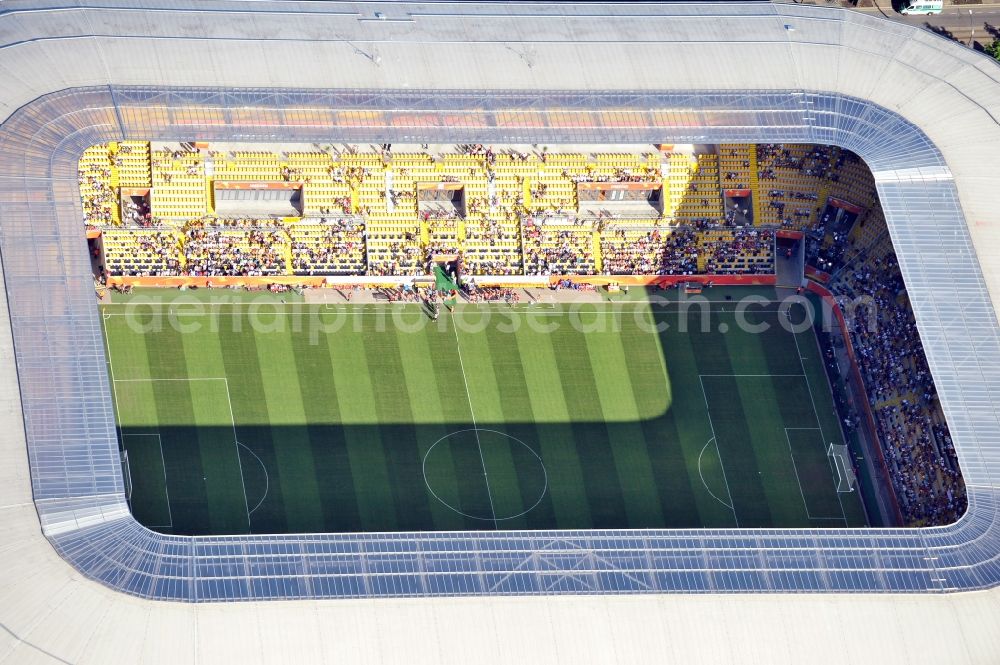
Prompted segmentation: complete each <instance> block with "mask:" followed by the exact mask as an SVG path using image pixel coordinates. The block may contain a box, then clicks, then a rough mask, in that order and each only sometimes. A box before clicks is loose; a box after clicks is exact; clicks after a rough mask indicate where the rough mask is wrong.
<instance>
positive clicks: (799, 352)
mask: <svg viewBox="0 0 1000 665" xmlns="http://www.w3.org/2000/svg"><path fill="white" fill-rule="evenodd" d="M788 333H789V334H790V335H791V336H792V340H793V341H794V342H795V355H797V356H798V357H799V367H800V368H802V376H803V377H804V378H805V382H806V390H807V391H808V392H809V401H810V402H812V408H813V417H814V418H816V424H817V425H818V426H819V431H820V435H821V436H822V437H823V438H824V443H826V441H825V439H826V432H824V431H823V421H821V420H820V419H819V410H818V409H817V408H816V400H815V399H814V398H813V391H812V383H810V382H809V376H808V375H807V374H806V364H805V363H804V362H803V361H802V350H801V349H800V348H799V336H798V335H796V334H795V333H794V332H792V331H790V330H789V331H788ZM813 337H814V338H815V337H816V335H815V334H813ZM816 349H817V351H819V353H820V355H819V357H820V358H822V357H823V352H822V349H820V348H819V340H818V339H817V340H816ZM824 371H825V370H824ZM793 461H794V460H793ZM829 461H830V457H829V456H827V462H829ZM830 479H831V480H833V474H832V473H831V474H830ZM833 489H834V491H835V492H836V493H837V503H838V504H840V514H841V516H842V517H843V519H844V526H845V527H847V526H849V525H850V523H849V522H848V521H847V511H845V510H844V502H843V501H841V500H840V492H839V487H834V488H833Z"/></svg>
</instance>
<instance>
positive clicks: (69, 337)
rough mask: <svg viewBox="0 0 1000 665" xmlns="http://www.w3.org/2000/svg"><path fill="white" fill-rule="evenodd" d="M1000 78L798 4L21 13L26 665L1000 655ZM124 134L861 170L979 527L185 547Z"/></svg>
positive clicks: (9, 510) (9, 558) (906, 30)
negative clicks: (131, 256) (133, 425)
mask: <svg viewBox="0 0 1000 665" xmlns="http://www.w3.org/2000/svg"><path fill="white" fill-rule="evenodd" d="M998 79H1000V68H998V67H997V66H996V65H995V64H994V63H992V62H990V61H989V60H987V59H986V58H984V57H982V56H980V55H978V54H976V53H974V52H972V51H970V50H966V49H962V48H959V47H958V46H956V45H954V44H952V43H949V42H948V41H947V40H944V39H942V38H940V37H938V36H936V35H933V34H930V33H929V32H926V31H921V30H917V29H914V28H910V27H908V26H905V25H900V24H896V23H890V22H888V21H883V20H880V19H875V18H871V17H867V16H863V15H860V14H856V13H851V12H846V11H843V10H835V9H823V8H816V7H804V6H799V5H770V4H766V3H763V4H757V3H740V4H723V3H718V4H709V5H704V4H677V5H658V4H640V3H636V4H613V5H597V4H586V5H578V6H571V5H559V4H528V3H523V4H518V3H504V4H502V5H501V4H472V3H468V4H467V3H422V4H416V3H413V4H410V3H392V4H388V3H313V2H301V3H291V2H288V3H284V2H273V1H267V0H264V1H261V2H197V3H196V2H193V0H190V1H188V2H184V1H181V2H149V3H138V4H136V3H129V4H125V3H120V2H104V3H102V4H100V5H97V4H96V3H79V4H77V3H66V4H64V5H61V6H60V5H58V4H57V3H49V4H46V5H44V6H43V5H41V3H36V2H7V3H4V5H3V11H2V12H0V89H2V90H4V96H3V99H2V100H0V104H2V109H3V110H2V116H3V118H4V119H5V122H4V123H3V125H2V126H0V249H2V252H3V264H4V281H5V286H6V298H7V304H8V308H5V309H4V311H5V312H6V311H7V310H8V309H9V314H10V320H11V323H12V330H13V335H12V336H11V335H10V329H9V328H8V327H7V326H6V325H2V326H0V336H2V337H0V354H2V355H3V357H4V358H5V359H7V360H8V362H6V363H4V364H3V365H2V366H0V372H2V373H3V376H2V377H0V396H2V400H3V408H2V410H0V413H2V414H3V415H2V416H0V417H2V418H3V425H4V427H3V431H4V432H5V433H6V434H5V436H4V437H3V440H2V441H0V533H2V534H3V538H2V539H0V628H2V630H0V662H3V661H4V660H8V661H10V662H30V661H32V660H39V661H44V660H60V659H61V660H65V661H69V662H86V661H91V662H108V661H112V660H114V661H137V660H139V659H140V658H141V659H143V660H147V661H157V660H171V661H177V660H187V659H206V660H207V659H212V660H223V659H227V660H228V659H233V660H235V659H236V658H240V659H242V660H245V661H253V660H267V661H269V662H274V661H279V662H280V661H281V660H289V661H292V660H295V661H298V662H301V661H303V660H304V661H307V662H308V661H317V660H321V659H322V660H333V659H334V658H336V657H338V656H339V657H341V658H342V659H349V660H352V661H357V660H366V659H370V660H372V661H374V660H376V659H378V660H379V661H382V660H394V661H395V660H400V659H402V658H404V657H405V658H406V659H407V660H409V661H414V662H419V661H423V660H427V661H432V662H444V661H448V660H458V659H459V658H461V659H462V660H466V659H468V658H470V657H475V658H476V660H477V661H479V660H495V661H501V660H504V661H507V660H521V661H544V662H560V661H565V662H569V661H570V660H573V661H579V660H587V661H591V660H600V661H602V662H652V661H653V660H656V661H657V662H662V661H663V660H670V656H675V657H690V656H691V655H692V654H695V653H697V654H698V655H699V660H706V659H713V658H714V660H716V661H718V662H730V661H733V660H739V659H759V660H762V661H763V660H765V659H766V660H767V661H769V662H770V661H773V660H789V661H799V662H801V661H809V662H819V661H821V660H822V659H826V660H828V662H837V663H850V662H870V661H872V660H875V659H876V658H877V659H878V660H880V661H882V662H894V661H895V662H917V661H919V660H927V661H936V662H949V663H951V662H990V661H995V660H996V658H997V655H998V654H1000V636H998V635H997V633H996V631H995V630H994V624H995V617H996V616H997V615H998V611H1000V608H998V605H1000V602H998V601H1000V594H998V593H997V592H996V591H995V590H989V591H979V592H965V593H957V594H949V593H943V592H947V591H952V590H959V589H993V588H994V587H995V586H996V585H997V583H998V581H1000V563H998V560H997V557H998V550H1000V547H998V543H1000V527H998V525H997V510H996V508H997V505H996V501H997V494H996V490H997V480H996V478H997V473H998V472H1000V454H998V453H1000V422H998V418H997V415H996V413H995V410H994V409H995V407H994V404H995V403H996V401H997V400H996V395H997V391H998V389H1000V336H998V334H997V333H998V327H997V321H996V317H995V314H994V305H993V299H995V298H996V297H998V294H1000V291H998V289H1000V283H998V282H997V269H998V267H1000V257H998V254H997V250H998V247H1000V244H998V242H997V234H998V229H1000V227H998V226H997V224H996V217H997V212H996V211H997V210H1000V189H998V188H997V187H996V186H995V183H996V174H995V155H997V154H1000V150H998V148H1000V123H998V119H1000V111H998V109H1000V85H998ZM316 109H327V110H333V111H335V113H329V114H327V115H323V114H322V113H320V114H319V115H316V113H317V111H316ZM449 111H454V112H455V113H449ZM431 116H434V117H437V118H449V120H447V121H436V122H435V121H430V120H428V118H429V117H431ZM317 118H318V119H317ZM481 118H486V119H487V120H486V121H485V122H480V119H481ZM330 122H335V123H336V124H337V125H338V128H339V129H338V131H336V132H331V131H330V130H329V128H328V125H329V123H330ZM122 137H126V138H182V139H195V138H203V139H206V140H210V139H221V138H232V137H239V138H240V139H242V140H262V139H267V138H272V139H274V140H277V139H288V140H290V139H293V138H294V139H298V140H327V141H329V140H334V141H336V140H341V141H342V140H352V141H353V140H358V141H360V140H368V139H372V140H374V139H376V138H378V139H384V140H392V141H399V140H404V139H412V140H416V139H425V140H435V141H449V140H450V141H455V142H460V141H465V140H473V139H476V138H478V139H480V140H486V141H496V142H500V141H505V140H509V141H515V140H517V141H521V142H524V140H525V139H529V140H533V141H546V142H549V143H555V142H558V141H563V140H573V141H581V140H587V139H595V138H597V139H606V140H616V141H627V140H634V141H643V142H652V141H656V142H660V141H663V142H671V141H673V142H699V143H701V142H703V143H712V142H721V141H782V142H793V141H794V142H807V143H808V142H816V143H835V144H838V145H841V146H843V147H847V148H850V149H852V150H854V151H856V152H858V153H859V154H861V155H862V156H863V157H864V158H865V159H866V161H867V162H868V163H869V165H870V166H871V168H872V171H873V173H874V176H875V179H876V182H877V185H878V188H879V194H880V198H881V200H882V203H883V208H884V210H885V213H886V219H887V222H888V224H889V228H890V232H891V234H892V237H893V241H894V243H895V245H896V248H897V252H898V256H899V260H900V265H901V268H902V271H903V274H904V278H905V279H906V282H907V285H908V290H909V293H910V296H911V299H912V302H913V308H914V312H915V315H916V317H917V323H918V326H919V328H920V331H921V336H922V338H923V341H924V345H925V348H926V352H927V358H928V362H929V364H930V367H931V370H932V372H933V374H934V378H935V381H936V385H937V387H938V390H939V393H940V397H941V401H942V405H943V407H944V409H945V413H946V415H947V418H948V421H949V424H950V427H951V431H952V435H953V438H954V441H955V444H956V449H957V451H958V455H959V460H960V463H961V465H962V469H963V471H964V474H965V478H966V481H967V483H968V486H969V499H970V509H969V513H968V514H967V515H966V516H965V517H964V518H963V519H962V520H961V521H960V522H959V523H958V524H957V525H953V526H951V527H944V528H939V529H929V530H922V531H912V530H883V531H879V532H872V531H850V530H824V531H806V530H801V531H784V532H781V531H750V530H748V531H740V532H734V531H699V532H693V531H692V532H676V531H675V532H667V531H664V532H658V531H649V532H605V533H594V532H580V533H552V534H538V533H532V534H513V535H510V536H496V535H489V534H486V535H474V534H443V535H442V534H436V535H434V536H424V535H420V534H410V535H409V536H392V535H386V536H384V537H371V536H368V537H364V538H362V537H351V536H339V537H338V536H324V535H319V536H313V537H310V538H296V537H275V538H264V537H230V538H215V539H213V538H181V537H166V536H160V535H158V534H152V533H150V532H148V531H146V530H145V529H143V528H142V527H140V526H138V524H136V523H135V522H134V521H133V520H132V519H131V517H130V516H129V515H128V514H127V507H126V505H125V503H124V500H123V496H122V487H121V475H120V470H119V468H118V462H117V457H116V444H115V439H114V437H115V435H114V421H113V412H112V408H111V403H110V392H109V389H108V385H107V381H108V379H107V375H106V372H105V371H104V354H103V348H102V345H101V333H100V321H99V316H98V313H97V310H96V308H94V307H93V294H92V285H91V282H90V278H89V276H88V272H89V270H88V263H87V254H86V249H85V246H84V245H83V243H82V241H81V240H80V233H79V227H80V220H81V216H82V212H81V207H80V201H79V193H78V190H77V182H76V158H77V157H78V156H79V154H80V152H81V151H82V149H83V148H84V147H86V146H87V145H89V144H92V143H96V142H99V141H102V140H108V139H114V138H122ZM379 142H381V141H379ZM977 258H978V261H979V265H978V266H977V264H976V259H977ZM980 267H981V270H982V274H981V275H980V273H979V268H980ZM991 295H992V298H991ZM10 360H16V366H15V363H14V362H9V361H10ZM25 451H27V452H28V455H27V458H26V456H25ZM29 461H30V468H29V464H28V462H29ZM43 533H44V535H43ZM57 551H58V553H57ZM380 571H384V572H380ZM456 580H458V581H456ZM112 589H122V590H125V591H127V592H128V593H131V594H134V595H135V596H142V597H160V598H163V597H167V598H177V599H186V600H199V601H205V600H211V599H216V598H218V599H237V598H239V599H256V598H264V597H285V598H287V597H299V598H318V597H324V596H345V595H351V596H359V597H370V596H378V595H381V596H404V595H414V596H424V595H433V594H435V593H443V594H456V593H469V594H484V593H490V592H491V591H492V592H493V593H511V594H541V593H549V592H552V593H555V592H558V593H565V594H580V595H567V596H563V597H559V598H553V597H548V596H546V597H530V598H529V597H505V598H497V597H492V596H477V597H474V598H455V597H438V598H383V599H379V600H337V601H317V600H299V601H286V602H281V603H261V602H252V601H251V600H248V602H245V603H238V604H232V603H229V604H217V603H200V604H194V603H187V604H181V603H174V602H165V601H156V602H154V601H149V600H143V599H141V598H139V597H134V596H129V595H125V594H123V593H120V592H118V591H114V590H112ZM740 590H755V591H772V592H773V591H782V590H784V591H808V590H824V591H828V592H836V591H850V590H854V591H883V592H886V591H908V592H910V594H909V595H904V596H900V595H893V594H889V593H883V594H880V595H871V594H869V595H844V594H839V593H826V594H823V595H816V594H799V595H794V596H792V595H786V594H781V595H777V594H772V595H767V596H756V595H748V594H738V593H734V592H738V591H740ZM642 591H645V592H648V593H649V595H620V596H609V595H605V594H609V593H615V592H619V593H621V592H628V593H633V594H635V593H639V592H642ZM664 591H692V592H694V591H697V592H701V593H702V595H698V596H692V595H682V594H673V595H664V594H663V593H657V592H664ZM713 591H727V592H729V593H728V594H726V595H717V594H714V593H711V592H713ZM706 650H707V652H706ZM359 655H360V656H361V657H359Z"/></svg>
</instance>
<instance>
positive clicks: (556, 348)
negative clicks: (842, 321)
mask: <svg viewBox="0 0 1000 665" xmlns="http://www.w3.org/2000/svg"><path fill="white" fill-rule="evenodd" d="M170 293H175V292H170ZM771 295H772V296H773V292H771ZM161 297H175V296H173V295H169V294H168V293H164V294H163V295H162V296H161ZM710 307H711V310H712V311H711V312H710V313H709V314H707V318H706V322H707V328H706V329H705V330H701V319H702V316H703V314H702V313H701V310H700V309H698V308H694V309H692V310H691V311H690V312H688V313H687V314H681V313H680V309H679V307H678V306H677V305H676V304H671V305H665V306H659V305H657V306H652V305H649V304H646V303H603V304H593V305H588V306H586V307H584V308H583V311H582V312H575V310H572V309H571V308H570V307H569V306H565V305H563V306H552V305H545V306H533V307H532V306H528V305H520V306H518V307H517V308H515V309H509V308H507V307H506V306H502V305H501V306H496V305H492V306H484V305H481V306H472V305H465V306H462V305H460V306H459V309H458V311H457V313H456V315H454V316H453V315H448V314H447V313H444V312H443V313H442V316H441V318H440V320H439V321H437V322H431V321H429V320H428V318H427V316H426V314H425V313H424V312H423V311H422V310H421V308H420V307H419V306H417V305H392V306H390V305H367V306H364V305H353V306H327V305H307V304H304V303H301V302H296V303H287V304H281V303H277V302H274V303H272V304H264V305H255V304H253V303H251V302H249V301H247V302H242V303H237V304H230V305H212V306H209V305H192V304H186V305H185V304H180V303H174V304H170V303H167V304H161V305H148V306H147V305H141V304H139V301H138V300H133V301H132V302H131V303H118V304H111V305H105V306H103V307H102V312H103V323H104V326H105V331H106V338H107V343H108V347H109V359H110V362H109V371H110V373H111V377H112V379H113V386H114V402H115V408H116V411H117V416H118V422H119V425H120V433H121V437H122V445H123V449H124V450H125V451H126V452H127V460H128V465H127V471H126V472H127V474H128V477H129V481H130V483H129V484H130V486H131V505H132V510H133V513H134V514H135V516H136V518H137V519H138V520H139V521H140V522H142V523H143V524H146V525H147V526H149V527H151V528H154V529H156V530H158V531H162V532H166V533H179V534H232V533H248V532H252V533H286V532H330V531H332V532H358V531H404V530H405V531H409V530H414V531H434V530H464V529H588V528H596V529H607V528H658V527H668V528H670V527H736V526H739V527H842V526H845V525H849V526H861V525H864V524H865V517H864V512H863V508H862V505H861V502H860V499H859V496H858V493H857V492H837V490H836V485H837V478H838V470H837V469H836V468H835V462H834V459H833V458H832V457H829V456H828V454H827V450H828V447H829V444H830V443H838V444H840V443H843V441H842V438H841V433H840V429H839V426H838V423H837V416H836V414H835V413H834V410H833V406H832V398H831V395H830V388H829V385H828V383H827V381H826V376H825V374H824V370H823V366H822V363H821V359H820V358H819V348H818V346H817V343H816V338H815V334H814V333H813V331H812V330H810V329H806V330H804V331H802V332H799V333H797V334H794V335H793V334H792V333H791V332H789V331H787V330H785V329H784V328H782V327H781V326H780V325H779V316H780V314H779V313H778V309H777V306H776V305H774V304H772V305H768V306H766V307H760V306H756V307H752V308H750V311H749V314H748V315H747V316H746V319H747V320H748V321H749V322H751V323H757V324H760V323H765V324H768V325H769V329H768V330H767V331H766V332H762V333H759V334H754V333H749V332H745V331H741V330H740V329H739V328H738V326H737V325H736V313H735V312H734V311H733V310H734V309H735V306H734V305H733V304H732V303H726V302H714V303H711V305H710ZM797 315H798V314H796V316H797ZM657 323H661V324H662V323H666V324H668V326H669V327H668V328H667V329H666V330H660V331H657V330H654V326H655V325H656V324H657ZM514 328H516V330H514ZM684 328H686V329H687V330H686V331H685V330H684ZM726 328H728V331H727V332H721V330H724V329H726Z"/></svg>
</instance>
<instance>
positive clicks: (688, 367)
mask: <svg viewBox="0 0 1000 665" xmlns="http://www.w3.org/2000/svg"><path fill="white" fill-rule="evenodd" d="M660 316H661V320H662V317H666V319H667V321H666V322H667V323H668V324H670V327H669V328H664V329H661V331H660V332H659V334H658V337H659V339H660V348H661V349H662V350H663V353H664V359H665V362H666V366H667V367H668V368H669V370H670V374H669V377H670V382H671V390H670V396H671V403H670V410H669V414H670V415H671V417H672V418H673V421H674V426H675V427H676V429H677V436H678V442H679V446H680V450H679V453H678V454H679V455H680V457H681V458H682V463H681V464H678V465H677V466H676V467H674V468H672V469H667V470H666V471H667V474H666V475H667V477H670V478H673V477H676V476H677V475H680V474H679V471H680V470H684V471H686V473H685V474H683V475H684V476H686V477H687V480H688V482H689V483H690V485H691V488H692V494H693V499H694V505H695V506H696V508H697V511H698V519H697V520H696V522H695V523H696V524H697V525H698V526H705V527H714V528H722V527H734V526H736V520H735V518H734V517H733V510H732V509H731V508H729V506H726V505H723V504H722V503H720V500H721V501H729V494H728V489H727V487H726V478H725V476H724V473H723V469H722V466H721V464H720V463H719V458H718V455H717V454H716V448H715V444H714V442H713V441H712V436H713V433H712V428H711V426H710V421H709V414H708V411H707V410H706V407H705V398H704V396H703V394H702V387H701V382H700V381H699V380H698V365H697V363H696V360H695V353H694V345H695V344H697V343H698V338H697V337H695V336H693V335H690V334H684V333H680V332H679V326H678V325H675V324H676V323H677V315H676V314H675V313H668V312H663V313H662V314H661V315H660ZM654 459H655V458H654ZM664 463H666V462H664ZM675 482H677V483H680V482H681V481H680V480H677V481H675ZM713 494H714V496H713ZM668 519H669V517H668Z"/></svg>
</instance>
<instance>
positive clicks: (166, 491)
mask: <svg viewBox="0 0 1000 665" xmlns="http://www.w3.org/2000/svg"><path fill="white" fill-rule="evenodd" d="M122 436H123V437H125V436H155V437H156V443H157V445H159V446H160V464H161V465H162V466H163V493H164V494H166V495H167V516H168V517H169V518H170V524H158V525H156V526H155V527H153V526H152V525H149V526H150V528H159V529H163V528H167V527H169V528H171V529H173V528H174V513H173V511H172V510H170V488H169V487H167V461H166V459H165V458H164V456H163V437H162V436H160V434H159V432H157V433H155V434H124V435H122ZM127 448H128V447H127V446H126V452H127Z"/></svg>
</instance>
